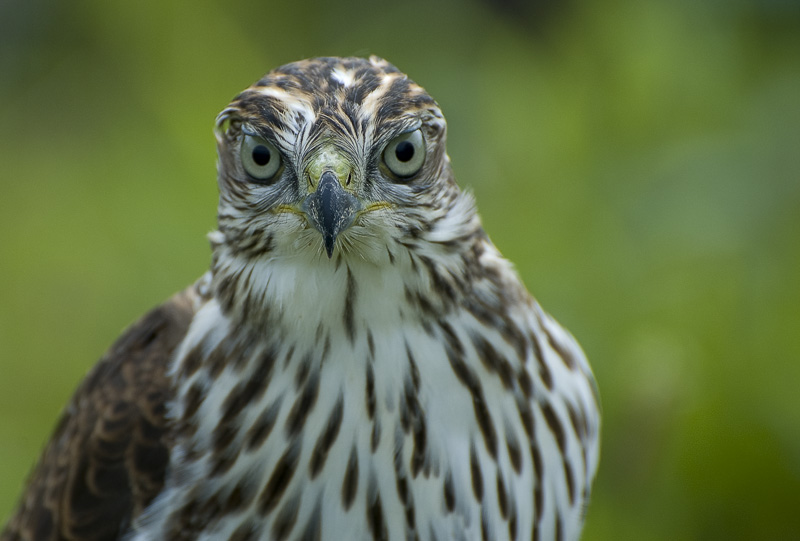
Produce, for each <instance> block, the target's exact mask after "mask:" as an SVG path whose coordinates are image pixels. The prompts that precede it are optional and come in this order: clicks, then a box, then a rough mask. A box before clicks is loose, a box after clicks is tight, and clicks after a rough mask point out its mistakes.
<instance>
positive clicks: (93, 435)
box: [0, 288, 197, 541]
mask: <svg viewBox="0 0 800 541" xmlns="http://www.w3.org/2000/svg"><path fill="white" fill-rule="evenodd" d="M196 298H197V294H196V293H195V291H194V289H193V288H189V289H187V290H186V291H184V292H182V293H180V294H178V295H176V296H174V297H173V298H171V299H170V300H169V301H167V302H166V303H164V304H163V305H161V306H159V307H158V308H156V309H154V310H152V311H151V312H150V313H148V314H147V315H145V316H144V317H143V318H142V319H141V320H139V321H138V322H137V323H135V324H134V325H133V326H131V327H130V328H129V329H128V330H127V331H125V333H124V334H123V335H122V336H121V337H120V338H119V339H118V340H117V342H116V343H115V344H114V345H113V346H112V347H111V349H110V350H109V351H108V353H106V355H105V356H104V357H103V358H102V359H101V360H100V362H99V363H98V364H97V365H96V366H95V367H94V368H93V369H92V370H91V372H89V374H88V375H87V376H86V379H85V380H84V381H83V382H82V383H81V385H80V387H78V390H77V391H76V392H75V395H74V396H73V398H72V401H71V402H70V404H69V405H68V406H67V408H66V409H65V411H64V412H63V414H62V416H61V419H60V420H59V422H58V425H57V427H56V429H55V431H54V432H53V436H52V438H51V439H50V442H49V443H48V445H47V447H46V448H45V450H44V453H43V454H42V456H41V458H40V459H39V463H38V465H37V466H36V468H35V469H34V471H33V473H32V474H31V476H30V479H29V481H28V486H27V489H26V491H25V493H24V494H23V495H22V498H21V499H20V502H19V504H18V507H17V509H16V511H15V513H14V514H13V515H12V516H11V518H10V520H9V522H8V524H7V525H6V529H5V530H4V531H3V533H2V534H0V541H17V540H19V541H22V540H25V541H28V540H37V541H38V540H61V539H71V540H83V539H87V540H88V539H97V540H99V539H117V538H118V537H119V536H120V535H121V534H122V533H123V532H124V531H125V529H126V528H127V526H128V524H129V523H130V521H131V519H132V518H133V517H135V516H136V515H137V514H139V513H140V512H141V510H142V509H143V508H144V507H145V506H146V505H147V504H148V503H149V502H150V501H151V500H152V499H153V498H154V497H155V496H156V494H158V492H159V491H160V490H161V487H162V485H163V483H164V472H165V468H166V466H167V461H168V457H169V450H170V448H171V446H172V442H171V436H170V433H169V430H168V427H167V421H166V419H165V417H164V413H165V406H164V405H165V402H166V401H167V400H168V399H169V398H170V397H171V396H172V389H171V386H170V384H169V382H168V380H167V378H166V376H165V371H166V369H167V365H168V363H169V360H170V358H171V356H172V353H173V352H174V350H175V348H176V347H177V346H178V344H179V343H180V342H181V340H182V339H183V337H184V336H185V334H186V331H187V329H188V327H189V323H190V322H191V320H192V317H193V315H194V311H195V308H194V307H195V304H196V303H195V300H196Z"/></svg>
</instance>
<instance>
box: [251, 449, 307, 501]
mask: <svg viewBox="0 0 800 541" xmlns="http://www.w3.org/2000/svg"><path fill="white" fill-rule="evenodd" d="M299 458H300V446H299V445H298V444H296V443H295V444H292V445H290V446H289V447H288V448H287V449H286V451H285V452H284V453H283V456H281V458H280V459H278V462H277V463H276V464H275V469H274V470H272V475H271V476H270V478H269V481H267V484H266V486H265V487H264V490H262V491H261V494H260V495H259V497H258V507H259V511H260V512H261V514H262V515H267V514H269V513H270V512H272V510H273V509H275V506H277V505H278V503H279V502H280V500H281V496H283V493H284V492H285V491H286V488H287V487H288V486H289V482H290V481H291V480H292V477H293V476H294V472H295V471H296V470H297V462H298V459H299Z"/></svg>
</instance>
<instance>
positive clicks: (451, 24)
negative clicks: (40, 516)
mask: <svg viewBox="0 0 800 541" xmlns="http://www.w3.org/2000/svg"><path fill="white" fill-rule="evenodd" d="M350 54H356V55H368V54H378V55H380V56H384V57H386V58H388V59H389V60H390V61H392V62H393V63H394V64H396V65H397V66H398V67H400V68H401V69H402V70H403V71H405V72H406V73H408V74H409V75H410V76H411V78H413V79H414V80H416V81H418V82H419V83H420V84H422V85H423V86H424V87H425V88H426V89H427V90H428V91H429V92H430V93H431V94H432V95H433V96H434V97H435V98H436V99H437V100H438V101H439V103H440V105H441V106H442V108H443V110H444V112H445V114H446V116H447V118H448V122H449V152H450V156H451V158H452V161H453V164H454V167H455V170H456V174H457V177H458V179H459V181H460V183H461V184H462V185H463V186H467V187H470V188H471V189H472V190H473V191H474V192H475V193H476V196H477V199H478V204H479V208H480V209H481V213H482V215H483V218H484V223H485V225H486V228H487V230H488V231H489V233H490V235H491V236H492V238H493V240H494V241H495V243H496V244H497V245H498V246H499V247H500V249H501V250H502V251H503V253H504V254H505V255H506V256H507V257H509V258H510V259H511V260H512V261H514V262H515V263H516V265H517V268H518V269H519V271H520V273H521V274H522V276H523V278H524V280H525V282H526V284H527V285H528V287H529V289H530V290H531V291H532V292H533V293H534V294H535V295H536V296H537V298H538V299H539V300H540V301H541V302H542V304H543V305H544V306H545V308H546V309H548V310H549V311H550V312H552V313H553V314H554V315H555V316H556V317H557V318H558V319H559V320H560V321H562V322H563V323H564V324H565V325H566V326H567V327H568V328H569V329H570V330H571V331H572V332H573V333H574V334H575V335H576V336H577V337H578V338H579V340H580V341H581V343H582V344H583V347H584V349H585V350H586V352H587V354H588V356H589V358H590V360H591V362H592V364H593V367H594V370H595V373H596V376H597V380H598V382H599V386H600V391H601V395H602V399H603V406H604V426H603V452H602V460H601V466H600V472H599V475H598V477H597V482H596V484H595V491H594V497H593V502H592V505H591V507H590V510H589V515H588V520H587V524H586V529H585V535H584V539H586V540H599V539H615V540H616V539H637V540H638V539H642V540H650V539H652V540H672V539H792V538H794V539H798V538H800V510H798V507H799V506H798V503H800V392H799V389H798V388H799V387H800V364H799V363H798V353H800V337H799V336H798V333H799V332H800V329H799V327H800V325H798V323H800V286H799V285H798V273H800V3H798V2H796V1H793V0H785V1H782V0H763V1H755V0H751V1H745V0H739V1H737V0H729V1H721V0H709V1H705V2H693V1H688V0H673V1H662V2H656V1H646V0H645V1H640V0H602V1H601V0H596V1H593V0H585V1H580V0H573V1H571V2H550V3H547V2H544V3H543V2H539V3H535V4H533V3H531V4H529V3H525V2H524V1H515V0H505V1H502V2H494V3H493V2H490V1H484V2H478V1H477V0H475V1H471V2H456V1H455V0H445V1H441V2H430V1H429V0H403V1H398V0H396V1H394V2H366V1H365V2H355V1H346V0H340V1H337V2H324V3H323V2H320V3H314V4H304V3H302V2H295V3H281V4H279V3H274V2H257V1H254V0H237V1H233V2H211V1H208V0H193V1H192V2H188V1H178V2H173V3H169V4H166V3H165V2H163V0H145V1H137V2H123V1H107V0H76V1H72V2H65V1H58V0H34V1H27V2H25V1H22V0H17V1H6V2H2V3H0V126H2V129H0V231H1V232H2V239H1V241H0V278H1V279H0V521H4V520H5V517H6V516H7V515H8V513H9V512H10V511H11V508H12V506H13V505H14V501H15V499H16V496H17V494H18V493H19V490H20V488H21V485H22V482H23V479H24V477H25V475H26V473H27V471H28V470H29V468H30V467H31V465H32V463H33V461H34V459H35V457H36V455H37V453H38V452H39V450H40V449H41V447H42V445H43V443H44V441H45V440H46V438H47V437H48V434H49V432H50V430H51V428H52V426H53V424H54V423H55V420H56V418H57V416H58V412H59V410H60V408H61V407H62V406H63V404H65V403H66V401H67V400H68V398H69V396H70V394H71V392H72V390H73V389H74V388H75V386H76V384H77V383H78V381H79V380H80V379H81V377H82V376H83V374H84V373H85V372H86V370H87V369H88V368H89V367H90V366H91V365H92V364H93V362H94V361H95V360H96V359H97V358H98V357H99V356H100V355H101V354H102V353H103V351H104V350H105V348H107V347H108V346H109V345H110V344H111V342H112V341H113V340H114V339H115V337H116V336H117V335H118V334H119V333H120V331H121V330H122V329H123V328H124V327H125V326H126V325H128V324H129V323H131V322H132V321H133V320H135V319H136V318H137V317H138V316H140V315H141V314H143V313H144V312H145V311H146V310H147V309H148V308H150V307H152V306H154V305H155V304H157V303H159V302H160V301H161V300H163V299H165V298H166V297H168V296H169V295H170V294H171V293H173V292H174V291H177V290H179V289H181V288H182V287H184V286H185V285H187V284H189V283H190V282H192V281H193V280H194V279H195V278H196V277H198V276H199V275H200V274H201V273H202V272H203V271H204V270H205V269H206V268H207V266H208V262H209V249H208V245H207V241H206V240H205V237H204V236H205V234H206V233H207V232H208V231H210V230H211V229H213V227H214V213H215V204H216V203H215V201H216V186H215V165H214V163H215V151H214V143H213V137H212V131H211V130H212V125H213V122H214V117H215V115H216V114H217V112H218V111H220V110H221V109H222V108H223V107H224V106H225V105H226V104H227V103H228V101H229V100H230V99H231V98H232V97H233V96H234V95H235V94H236V93H238V92H239V91H240V90H241V89H243V88H244V87H246V86H247V85H249V84H250V83H251V82H252V81H254V80H256V79H257V78H258V77H260V76H261V75H262V74H263V73H264V72H266V71H268V70H269V69H271V68H273V67H276V66H278V65H281V64H283V63H286V62H289V61H293V60H298V59H300V58H304V57H308V56H318V55H350Z"/></svg>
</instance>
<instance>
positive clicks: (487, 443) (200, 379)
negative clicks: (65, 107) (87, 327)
mask: <svg viewBox="0 0 800 541" xmlns="http://www.w3.org/2000/svg"><path fill="white" fill-rule="evenodd" d="M214 133H215V137H216V141H217V151H218V162H217V173H218V185H219V204H218V209H217V225H218V227H217V229H216V230H215V231H213V232H212V233H210V234H209V241H210V244H211V250H212V259H211V265H210V269H209V270H208V271H207V272H205V274H203V275H202V276H201V277H200V278H199V279H198V280H197V281H196V282H195V283H193V284H192V285H191V286H189V287H188V288H187V289H185V290H184V291H182V292H180V293H177V294H176V295H175V296H173V297H172V298H170V299H169V300H167V301H166V302H164V303H163V304H162V305H160V306H158V307H156V308H155V309H153V310H152V311H151V312H149V313H148V314H146V315H145V316H144V317H142V318H141V319H140V320H139V321H138V322H136V323H134V324H133V325H132V326H131V327H129V328H128V329H127V330H126V331H125V332H124V333H123V334H122V336H121V337H120V338H119V339H118V340H117V341H116V342H115V343H114V344H113V345H112V346H111V348H110V349H109V350H108V352H107V353H106V354H105V355H104V356H103V357H102V358H101V359H100V360H99V361H98V363H97V364H96V365H95V366H94V368H93V369H91V370H90V372H89V373H88V375H87V376H86V378H85V379H84V380H83V382H82V383H81V384H80V385H79V387H78V388H77V390H76V392H75V394H74V395H73V397H72V399H71V401H70V402H69V404H68V405H67V406H66V407H65V409H64V411H63V413H62V415H61V418H60V420H59V421H58V423H57V425H56V428H55V430H54V432H53V434H52V437H51V439H50V440H49V443H47V444H46V447H45V449H44V451H43V452H42V455H41V457H40V459H39V461H38V463H37V465H36V466H35V467H34V469H33V472H32V473H31V474H30V477H29V479H28V482H27V485H26V488H25V489H24V491H23V494H22V496H21V497H20V500H19V504H18V506H17V508H16V510H15V511H13V512H12V515H11V517H10V519H9V520H8V523H7V524H6V526H5V530H4V531H3V533H2V535H0V539H1V540H2V541H21V540H25V541H28V540H62V539H71V540H83V539H87V540H88V539H93V540H99V539H103V540H111V539H124V540H126V541H146V540H157V539H168V540H190V539H191V540H195V539H196V540H211V539H230V540H235V541H250V540H284V539H301V540H392V541H394V540H420V541H433V540H439V541H442V540H449V539H452V540H464V541H468V540H478V539H483V540H486V539H490V540H522V539H525V540H528V539H532V540H571V539H577V538H579V537H580V534H581V530H582V527H583V523H584V519H585V515H586V510H587V505H588V502H589V498H590V493H591V486H592V482H593V479H594V477H595V474H596V471H597V468H598V461H599V445H600V400H599V395H598V390H597V385H596V383H595V379H594V377H593V375H592V371H591V368H590V365H589V363H588V361H587V359H586V356H585V355H584V353H583V351H582V349H581V348H580V346H579V345H578V343H577V342H576V340H575V339H574V338H573V337H572V335H571V334H570V333H569V332H568V331H566V330H565V329H564V328H563V327H561V326H560V325H559V324H558V323H557V322H556V320H555V319H553V317H552V316H550V315H549V314H548V313H547V312H545V311H544V310H543V309H542V308H541V306H540V305H539V303H538V302H537V301H536V300H535V299H534V297H533V296H532V295H531V294H530V293H528V290H527V289H526V287H525V286H524V285H523V283H522V281H521V279H520V277H519V276H518V274H517V272H516V271H515V269H514V267H513V266H512V264H511V263H510V262H509V261H508V260H507V259H505V258H504V257H503V256H502V255H501V254H500V252H499V250H498V249H497V248H496V247H495V245H494V244H493V243H492V242H491V240H490V239H489V237H488V235H487V233H486V232H485V230H484V229H483V226H482V223H481V220H480V218H479V215H478V213H477V207H476V203H475V198H474V196H473V195H472V194H471V192H469V191H467V190H462V189H461V188H460V187H459V186H458V185H457V183H456V181H455V175H454V172H453V168H452V166H451V163H450V159H449V157H448V155H447V153H446V148H445V139H446V121H445V118H444V116H443V114H442V112H441V109H440V107H439V105H438V104H437V102H436V101H435V100H434V99H433V98H432V97H431V96H430V95H429V94H428V93H427V92H426V91H425V90H424V89H423V88H422V87H421V86H419V85H418V84H416V83H415V82H413V81H412V80H411V79H410V78H409V77H408V76H407V75H405V74H404V73H403V72H401V71H400V70H398V69H397V68H396V67H395V66H393V65H392V64H390V63H389V62H387V61H386V60H383V59H381V58H378V57H375V56H372V57H369V58H356V57H346V58H345V57H342V58H340V57H319V58H311V59H308V60H302V61H298V62H293V63H289V64H286V65H284V66H281V67H279V68H276V69H274V70H272V71H270V72H269V73H267V74H266V75H265V76H263V77H262V78H261V79H259V80H258V81H257V82H256V83H254V84H253V85H252V86H250V87H249V88H247V89H246V90H244V91H243V92H241V93H240V94H238V95H237V96H236V97H235V98H234V99H233V101H232V102H231V103H230V104H229V105H228V106H227V107H226V108H225V109H224V110H223V111H222V112H221V113H220V114H219V116H218V117H217V119H216V123H215V127H214Z"/></svg>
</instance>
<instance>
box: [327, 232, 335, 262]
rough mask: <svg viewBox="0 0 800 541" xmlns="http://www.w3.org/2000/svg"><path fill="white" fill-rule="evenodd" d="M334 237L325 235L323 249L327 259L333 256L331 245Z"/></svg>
mask: <svg viewBox="0 0 800 541" xmlns="http://www.w3.org/2000/svg"><path fill="white" fill-rule="evenodd" d="M335 242H336V238H335V237H334V236H333V235H325V251H326V252H327V253H328V259H330V258H332V257H333V245H334V243H335Z"/></svg>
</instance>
